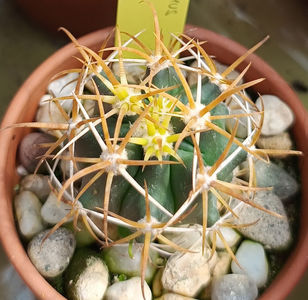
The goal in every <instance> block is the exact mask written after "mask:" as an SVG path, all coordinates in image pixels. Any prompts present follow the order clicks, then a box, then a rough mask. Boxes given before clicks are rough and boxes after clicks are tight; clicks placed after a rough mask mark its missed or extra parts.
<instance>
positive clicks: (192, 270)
mask: <svg viewBox="0 0 308 300" xmlns="http://www.w3.org/2000/svg"><path fill="white" fill-rule="evenodd" d="M190 250H191V251H193V252H187V253H178V252H177V253H175V254H173V255H172V256H170V258H169V259H168V261H167V264H166V267H165V270H164V273H163V276H162V284H163V287H164V288H165V289H166V290H167V291H170V292H174V293H177V294H181V295H184V296H187V297H195V296H196V295H197V294H198V293H199V292H200V290H201V289H202V288H204V287H206V286H207V285H208V284H209V283H210V280H211V272H212V270H213V268H214V266H215V264H216V262H217V254H216V252H215V253H214V255H213V256H212V258H211V259H209V258H210V252H211V251H210V250H209V249H205V252H204V255H202V247H201V240H200V242H199V243H197V244H196V245H195V246H193V247H191V248H190Z"/></svg>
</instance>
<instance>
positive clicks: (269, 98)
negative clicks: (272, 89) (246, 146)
mask: <svg viewBox="0 0 308 300" xmlns="http://www.w3.org/2000/svg"><path fill="white" fill-rule="evenodd" d="M261 98H262V100H263V104H264V122H263V126H262V129H261V134H262V135H265V136H268V135H276V134H280V133H282V132H284V131H286V130H287V129H288V128H290V126H291V125H292V124H293V122H294V114H293V112H292V110H291V109H290V108H289V107H288V105H286V104H285V103H284V102H283V101H282V100H280V99H279V98H278V97H276V96H274V95H262V96H261V97H259V98H258V99H257V101H256V105H257V107H258V108H259V109H260V110H261V109H262V106H261Z"/></svg>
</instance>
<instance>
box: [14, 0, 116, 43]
mask: <svg viewBox="0 0 308 300" xmlns="http://www.w3.org/2000/svg"><path fill="white" fill-rule="evenodd" d="M15 1H16V4H17V5H18V7H19V8H21V10H22V11H23V12H24V13H25V14H26V15H27V17H28V18H30V20H31V21H33V22H34V23H35V24H37V25H39V26H40V27H42V28H44V29H46V30H47V31H48V32H50V33H52V34H57V33H58V28H59V27H61V26H62V27H65V28H66V29H68V30H69V31H70V32H71V33H72V34H74V36H76V37H79V36H82V35H84V34H87V33H89V32H92V31H94V30H97V29H101V28H105V27H107V26H112V25H114V24H115V20H116V12H117V2H118V1H117V0H26V1H25V0H15ZM61 36H63V37H64V35H63V34H61Z"/></svg>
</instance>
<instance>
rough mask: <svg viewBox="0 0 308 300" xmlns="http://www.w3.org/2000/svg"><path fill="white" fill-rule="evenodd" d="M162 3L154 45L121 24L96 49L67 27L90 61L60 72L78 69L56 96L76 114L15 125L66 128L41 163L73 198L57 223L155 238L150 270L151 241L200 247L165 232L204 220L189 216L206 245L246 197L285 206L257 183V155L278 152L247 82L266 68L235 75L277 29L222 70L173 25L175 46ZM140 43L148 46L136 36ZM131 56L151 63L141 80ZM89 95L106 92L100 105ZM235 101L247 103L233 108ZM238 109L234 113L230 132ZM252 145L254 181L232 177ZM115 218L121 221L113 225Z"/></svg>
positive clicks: (101, 239)
mask: <svg viewBox="0 0 308 300" xmlns="http://www.w3.org/2000/svg"><path fill="white" fill-rule="evenodd" d="M153 15H154V19H155V20H154V21H155V22H154V24H155V35H153V37H154V36H155V49H154V51H152V50H150V49H148V48H147V47H146V46H145V45H143V44H142V43H141V42H140V41H139V40H138V35H139V34H137V35H136V36H130V38H129V40H128V41H127V42H126V43H124V44H122V43H121V34H120V31H119V29H118V28H116V30H115V34H116V36H117V40H118V42H119V45H118V46H113V47H108V46H107V41H105V42H104V44H103V45H102V47H101V50H100V51H99V52H98V53H96V52H94V51H93V50H91V49H89V48H87V47H85V46H83V45H81V44H79V42H78V41H77V40H76V39H75V38H74V37H73V36H72V35H71V34H70V33H69V32H68V31H67V30H65V29H63V30H64V31H65V32H66V33H67V35H68V36H69V37H70V39H71V40H72V42H73V43H74V45H75V46H76V48H77V49H78V50H79V52H80V55H81V58H80V59H79V60H80V61H81V63H82V66H81V68H80V69H73V70H67V71H63V72H61V73H60V74H58V76H59V77H60V76H63V75H65V74H69V73H73V72H77V73H78V74H79V76H78V78H77V80H76V82H77V84H76V88H75V90H74V92H73V93H72V95H67V96H63V97H54V98H52V99H50V100H48V101H50V102H51V103H54V104H55V105H56V107H57V108H58V110H59V113H60V114H61V115H62V117H63V119H64V120H65V122H63V123H35V122H33V123H23V124H18V125H16V126H15V127H32V128H41V129H44V130H48V131H49V132H50V133H51V134H53V135H54V136H56V138H57V140H56V141H55V142H54V143H52V144H49V145H48V149H47V151H46V153H45V155H43V156H42V158H41V159H40V162H39V164H38V166H37V170H38V168H39V166H40V165H41V164H43V163H44V164H46V166H47V169H48V170H49V172H50V176H51V181H52V183H53V188H54V192H55V193H56V194H57V197H58V199H59V200H60V201H64V202H65V203H67V204H69V205H70V206H71V210H70V211H69V212H68V214H67V215H66V216H65V218H64V219H63V220H61V221H60V222H59V223H58V224H57V225H56V226H55V227H54V228H53V230H52V231H51V233H52V232H53V231H54V230H56V229H57V228H58V227H60V226H61V225H63V224H64V223H66V222H67V221H68V220H70V219H71V218H72V217H73V219H74V222H73V223H74V225H75V227H76V229H78V226H77V224H78V222H80V221H83V222H84V225H85V226H84V227H85V228H87V229H88V231H89V233H90V234H91V235H92V237H93V238H94V239H95V240H96V241H97V242H98V243H100V244H101V245H102V246H103V247H104V246H112V245H115V244H119V243H129V242H130V241H131V240H134V239H138V241H139V242H140V241H141V242H143V245H144V246H143V251H142V260H141V266H140V268H141V271H140V274H141V277H142V280H141V282H144V278H145V271H146V266H147V262H148V258H149V250H150V248H151V250H155V251H157V252H158V253H160V254H162V255H164V256H166V255H168V252H167V251H166V250H164V249H165V247H163V246H164V245H168V246H170V247H171V248H174V249H175V250H177V251H184V252H185V251H189V250H187V249H184V248H182V247H181V246H180V245H176V244H175V243H173V242H172V241H171V240H169V239H167V238H166V237H165V236H164V233H165V232H172V231H181V230H182V231H189V230H194V229H193V228H185V227H177V224H178V223H181V224H186V223H199V224H201V225H202V226H203V234H202V247H203V251H204V249H205V248H209V247H210V245H209V243H208V240H207V235H208V234H209V233H210V232H211V234H212V235H214V238H212V240H213V243H212V251H214V250H215V240H216V238H215V236H216V235H217V236H219V237H220V238H221V240H222V241H224V238H223V235H222V234H221V232H220V230H219V228H220V226H233V225H232V224H230V222H229V219H230V218H231V217H232V216H233V217H237V214H236V211H237V209H238V208H239V206H241V203H248V204H250V205H252V206H254V207H256V208H258V209H261V210H264V211H266V212H268V213H270V214H272V215H277V214H275V213H274V212H271V211H268V210H267V209H266V208H263V207H261V206H258V205H257V204H255V203H254V202H253V201H252V200H253V196H254V192H256V191H257V190H260V189H264V188H259V187H257V186H256V182H255V175H254V161H255V160H256V159H259V160H263V161H267V160H268V156H267V150H266V149H262V150H260V149H256V148H255V146H254V144H255V142H256V140H257V139H258V137H259V135H260V130H261V127H262V121H263V111H262V110H261V111H259V110H258V108H257V107H256V105H255V104H254V103H253V102H252V101H251V100H250V98H249V97H248V96H247V94H246V92H245V89H247V88H249V87H252V86H254V85H256V84H258V83H259V82H261V81H262V80H263V79H262V78H261V79H256V80H253V81H250V82H246V83H243V84H240V80H241V79H242V78H243V77H244V76H245V73H246V72H247V70H248V69H249V66H250V65H248V66H247V67H246V68H245V69H244V71H242V72H241V73H240V75H239V76H238V77H237V78H236V79H235V80H229V79H228V78H227V75H228V74H229V73H230V72H231V71H232V70H234V69H235V68H236V67H237V66H238V65H239V64H241V63H242V62H243V61H244V59H245V58H246V57H247V56H248V55H249V54H250V53H252V52H254V51H255V50H256V49H257V48H259V47H260V46H261V45H262V44H263V43H264V42H265V41H266V40H267V38H265V39H264V40H262V41H261V42H259V43H258V44H257V45H255V46H254V47H253V48H251V49H250V50H249V51H248V52H247V53H246V54H244V55H243V56H241V57H240V58H238V59H237V60H236V61H235V62H234V63H233V64H232V65H231V66H230V67H228V68H227V69H226V70H225V71H224V72H223V73H222V74H219V73H218V72H217V69H216V66H215V63H214V61H213V60H212V59H211V57H210V56H209V55H208V54H207V53H206V51H205V50H204V49H203V48H202V44H203V42H202V41H195V40H194V39H191V38H190V37H188V36H186V35H181V36H175V35H173V39H174V42H173V43H172V44H171V47H169V48H168V47H167V46H166V45H165V44H164V43H163V39H162V37H161V35H160V28H159V25H158V19H157V16H156V14H155V13H154V14H153ZM133 43H135V44H138V45H139V48H140V50H138V49H137V48H132V47H130V44H133ZM175 44H179V45H180V46H179V50H174V49H175V48H174V45H175ZM110 51H111V54H109V55H106V53H108V52H109V53H110ZM184 52H189V53H190V56H189V57H188V58H190V59H195V60H197V63H198V65H197V67H190V66H188V65H186V64H185V61H186V60H187V57H184V58H183V57H181V54H182V53H184ZM125 53H130V54H131V53H133V54H134V55H137V56H138V59H126V58H125V57H126V56H125ZM114 62H117V63H118V64H119V69H120V72H119V76H117V75H116V74H114V73H113V71H112V69H111V64H112V63H114ZM131 62H133V63H135V64H136V65H137V66H140V67H144V68H145V69H146V72H145V76H144V78H141V79H140V82H138V83H131V82H128V80H127V73H126V64H127V63H131ZM183 72H186V73H195V74H196V76H197V83H196V84H195V85H193V86H189V84H188V83H187V80H186V78H185V76H184V75H183ZM202 76H206V77H204V78H202ZM89 86H90V87H91V88H90V89H88V88H87V87H89ZM64 103H65V107H66V109H64ZM89 103H95V109H94V113H93V111H92V114H90V115H89V111H87V105H88V104H89ZM232 103H233V104H234V103H236V104H237V105H238V106H240V107H241V108H242V110H243V111H244V113H242V114H230V112H229V111H230V110H229V106H230V105H231V104H232ZM243 117H245V118H247V123H248V129H247V131H248V132H247V138H246V139H242V138H238V137H237V128H238V119H239V118H243ZM227 119H234V120H235V122H234V124H235V125H234V127H233V129H232V130H230V132H229V131H228V130H227V129H226V120H227ZM281 152H282V151H279V153H281ZM289 153H290V151H289ZM271 154H273V151H272V150H271ZM247 155H248V161H249V164H248V167H249V170H250V177H249V182H248V183H247V184H245V185H244V184H241V183H240V182H239V181H234V180H233V178H234V174H233V172H234V169H235V168H236V167H237V166H238V165H239V164H240V163H241V162H243V161H244V160H245V159H246V157H247ZM47 159H48V160H47ZM51 159H52V163H51ZM61 161H62V162H64V163H65V164H67V167H68V168H67V169H68V172H69V174H68V175H69V176H67V175H66V176H64V175H63V178H59V176H56V175H55V173H56V172H55V170H56V169H57V168H58V166H59V165H60V162H61ZM231 197H233V198H237V199H239V200H241V202H240V204H239V205H238V206H237V207H235V208H234V207H233V208H232V207H231V206H230V205H229V201H228V199H230V198H231ZM93 218H95V219H96V220H99V222H94V221H93ZM111 228H112V231H113V232H115V233H114V234H112V235H111V234H110V232H111ZM225 245H226V249H227V250H228V251H229V252H230V254H231V255H232V257H233V259H235V257H234V255H233V253H232V250H231V249H230V247H229V246H228V245H227V243H225ZM235 260H236V259H235Z"/></svg>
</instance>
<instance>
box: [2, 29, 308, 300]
mask: <svg viewBox="0 0 308 300" xmlns="http://www.w3.org/2000/svg"><path fill="white" fill-rule="evenodd" d="M110 31H111V28H105V29H102V30H99V31H96V32H93V33H91V34H88V35H86V36H84V37H82V38H81V39H80V40H79V41H80V43H81V44H84V45H86V46H88V47H90V48H92V49H94V50H98V49H99V47H100V45H101V43H102V41H103V40H104V39H105V38H106V37H107V36H108V34H109V33H110ZM186 33H187V34H189V35H190V36H194V37H195V38H196V39H199V40H206V41H208V42H207V43H206V44H205V47H206V50H207V52H208V53H209V54H210V55H215V57H216V59H217V60H218V61H220V62H221V63H224V64H230V63H232V62H233V61H234V60H235V59H236V58H238V57H239V56H240V55H241V54H243V53H244V52H245V51H246V49H245V48H244V47H243V46H241V45H239V44H237V43H236V42H234V41H231V40H229V39H227V38H225V37H223V36H220V35H218V34H216V33H213V32H211V31H208V30H205V29H202V28H199V27H195V26H191V25H188V26H186ZM76 54H77V50H76V49H75V48H74V47H73V45H71V44H70V45H68V46H65V47H64V48H62V49H60V50H59V51H57V52H56V53H55V54H54V55H52V56H51V57H49V58H48V59H47V60H46V61H45V62H44V63H43V64H42V65H40V66H39V67H38V68H37V69H36V70H35V71H34V72H33V73H32V74H31V75H30V77H29V78H28V79H27V81H26V82H25V83H24V84H23V85H22V87H21V88H20V90H19V91H18V92H17V94H16V95H15V97H14V99H13V100H12V102H11V105H10V106H9V108H8V110H7V113H6V114H5V116H4V119H3V121H2V127H6V126H8V125H11V124H14V123H18V122H25V121H31V120H32V119H33V117H34V114H35V111H36V108H37V105H38V102H39V99H40V97H41V96H42V95H43V94H44V93H45V88H46V86H47V84H48V82H49V80H50V79H51V78H52V76H53V75H55V74H56V73H58V72H59V71H62V70H64V69H68V68H72V67H74V66H76V65H77V64H78V62H77V60H76V59H74V58H72V56H74V55H76ZM248 62H251V63H252V66H251V68H250V70H249V71H248V72H247V74H246V79H247V80H253V79H256V78H260V77H264V78H266V80H265V81H263V82H262V83H260V84H258V85H257V87H256V89H257V90H258V91H259V92H260V93H262V94H275V95H277V96H278V97H280V98H281V99H283V100H284V101H285V102H286V103H287V104H288V105H289V106H290V108H291V109H292V110H293V112H294V114H295V119H296V120H295V124H294V127H293V136H294V140H295V142H296V146H297V149H298V150H301V151H302V152H303V153H304V157H302V158H301V159H300V171H301V178H302V193H301V194H302V199H301V221H300V231H299V236H298V242H297V245H296V247H295V248H294V250H293V253H292V254H291V255H290V257H289V259H288V261H287V262H286V264H285V266H284V267H283V269H282V270H281V272H280V273H279V274H278V276H277V277H276V279H275V280H274V281H273V282H272V284H271V285H270V287H269V288H268V289H267V290H266V291H265V292H264V293H263V294H262V296H261V297H260V299H263V300H265V299H271V300H275V299H277V300H278V299H284V298H285V297H286V296H287V294H288V293H289V292H290V291H291V290H292V288H293V287H294V286H295V285H296V283H297V281H298V280H299V279H300V277H301V276H302V274H303V273H304V271H305V269H306V267H307V265H308V259H307V253H308V219H307V218H305V215H306V214H308V182H306V181H307V180H308V179H307V178H308V162H307V159H306V157H307V155H308V125H307V120H308V114H307V112H306V110H305V108H304V107H303V106H302V104H301V102H300V101H299V100H298V98H297V96H296V95H295V94H294V92H293V91H292V90H291V89H290V87H289V86H288V85H287V83H286V82H285V81H284V80H283V79H282V78H281V77H280V76H279V75H278V74H277V73H276V72H275V71H274V70H273V69H272V68H271V67H270V66H268V65H267V64H266V63H265V62H264V61H263V60H261V59H260V58H258V57H257V56H256V55H250V56H249V57H248V58H247V59H246V64H244V63H243V64H242V65H240V67H239V70H243V69H244V67H245V66H246V65H247V63H248ZM24 134H25V130H23V129H22V130H21V129H18V130H5V131H2V132H1V134H0V144H1V145H2V147H1V149H0V155H1V158H2V159H1V161H0V206H1V209H0V238H1V241H2V244H3V247H4V249H5V251H6V253H7V255H8V257H9V259H10V261H11V262H12V264H13V265H14V266H15V268H16V269H17V271H18V273H19V274H20V275H21V277H22V278H23V280H24V281H25V282H26V284H27V285H28V286H29V287H30V288H31V290H32V291H33V292H34V293H35V295H36V296H37V297H38V298H40V299H46V300H49V299H50V300H51V299H52V300H54V299H65V298H64V297H63V296H62V295H60V294H59V293H58V292H56V290H55V289H53V288H52V287H51V286H50V285H49V284H48V282H47V281H46V280H45V279H44V278H43V277H42V276H41V275H40V274H39V273H38V271H37V270H36V269H35V267H34V266H33V265H32V263H31V261H30V259H29V258H28V256H27V253H26V251H25V249H24V248H23V245H22V243H21V242H20V239H19V236H18V233H17V230H16V227H15V223H14V216H13V211H12V194H13V187H14V185H15V184H16V182H17V181H18V176H17V173H16V151H17V147H18V144H19V142H20V140H21V138H22V136H23V135H24ZM290 274H292V276H290Z"/></svg>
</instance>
